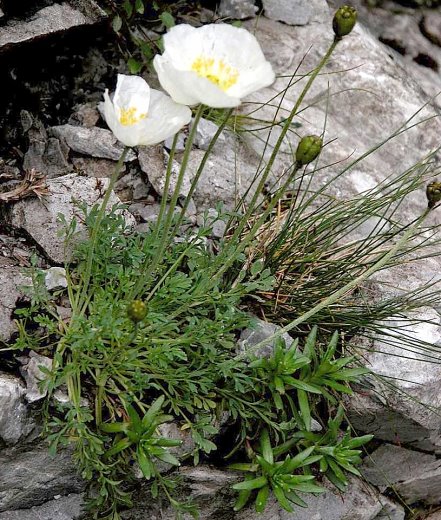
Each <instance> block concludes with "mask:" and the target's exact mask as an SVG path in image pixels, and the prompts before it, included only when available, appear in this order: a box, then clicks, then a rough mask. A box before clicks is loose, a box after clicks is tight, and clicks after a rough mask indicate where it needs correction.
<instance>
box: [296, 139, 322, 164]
mask: <svg viewBox="0 0 441 520" xmlns="http://www.w3.org/2000/svg"><path fill="white" fill-rule="evenodd" d="M322 146H323V141H322V139H321V137H318V136H317V135H307V136H306V137H303V139H302V140H301V141H300V143H299V145H298V146H297V150H296V161H297V165H298V166H305V164H309V163H311V162H312V161H313V160H314V159H316V158H317V157H318V156H319V154H320V152H321V151H322Z"/></svg>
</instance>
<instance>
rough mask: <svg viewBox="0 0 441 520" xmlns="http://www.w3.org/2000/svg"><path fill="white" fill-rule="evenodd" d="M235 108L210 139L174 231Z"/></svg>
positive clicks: (229, 111) (182, 217)
mask: <svg viewBox="0 0 441 520" xmlns="http://www.w3.org/2000/svg"><path fill="white" fill-rule="evenodd" d="M233 110H234V109H233V108H231V109H230V110H228V111H227V113H226V114H225V117H224V120H223V121H222V123H221V124H220V125H219V127H218V129H217V131H216V133H215V134H214V136H213V138H212V139H211V141H210V144H209V145H208V148H207V150H206V151H205V154H204V156H203V157H202V160H201V163H200V164H199V167H198V169H197V171H196V175H195V176H194V179H193V180H192V181H191V186H190V191H189V192H188V195H187V196H186V198H185V202H184V205H183V207H182V210H181V213H180V215H179V218H178V221H177V222H176V224H175V227H174V233H176V232H177V230H178V228H179V226H180V225H181V223H182V221H183V219H184V216H185V212H186V211H187V209H188V205H189V204H190V200H191V197H192V196H193V193H194V192H195V190H196V187H197V185H198V182H199V179H200V177H201V175H202V173H203V171H204V168H205V164H206V163H207V161H208V158H209V157H210V155H211V152H212V151H213V148H214V146H215V144H216V142H217V140H218V139H219V136H220V135H221V133H222V132H223V130H224V128H225V126H226V125H227V123H228V120H229V118H230V117H231V114H232V113H233Z"/></svg>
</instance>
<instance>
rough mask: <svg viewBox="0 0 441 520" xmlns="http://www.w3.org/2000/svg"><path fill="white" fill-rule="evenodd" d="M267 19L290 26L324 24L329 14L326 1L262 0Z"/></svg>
mask: <svg viewBox="0 0 441 520" xmlns="http://www.w3.org/2000/svg"><path fill="white" fill-rule="evenodd" d="M262 3H263V8H264V13H265V16H266V17H267V18H271V19H272V20H278V21H280V22H284V23H286V24H289V25H307V24H309V23H311V22H323V21H324V20H326V18H327V15H328V13H329V7H328V4H327V3H326V0H262Z"/></svg>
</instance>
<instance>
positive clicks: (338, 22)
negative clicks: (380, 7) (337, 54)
mask: <svg viewBox="0 0 441 520" xmlns="http://www.w3.org/2000/svg"><path fill="white" fill-rule="evenodd" d="M356 22H357V10H356V9H355V8H354V7H351V6H349V5H343V6H342V7H340V8H339V9H337V11H336V13H335V15H334V19H333V20H332V28H333V29H334V33H335V38H336V39H337V40H341V38H343V36H347V35H348V34H349V33H350V32H351V31H352V29H353V28H354V25H355V24H356Z"/></svg>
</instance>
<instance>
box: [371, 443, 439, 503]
mask: <svg viewBox="0 0 441 520" xmlns="http://www.w3.org/2000/svg"><path fill="white" fill-rule="evenodd" d="M362 473H363V476H364V477H365V478H366V479H367V480H368V481H369V482H370V483H371V484H374V485H375V486H377V487H379V488H380V490H382V491H384V490H386V489H388V488H393V489H394V490H395V491H396V492H397V493H399V494H400V496H402V497H403V499H404V500H405V501H406V503H408V504H413V503H415V502H424V503H426V504H439V503H440V502H441V461H439V460H437V459H436V457H435V456H433V455H428V454H425V453H420V452H416V451H411V450H407V449H404V448H400V447H398V446H393V445H391V444H384V445H382V446H380V447H379V448H378V449H377V450H375V451H374V452H373V453H372V454H371V455H370V456H369V457H366V458H365V460H364V462H363V467H362Z"/></svg>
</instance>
